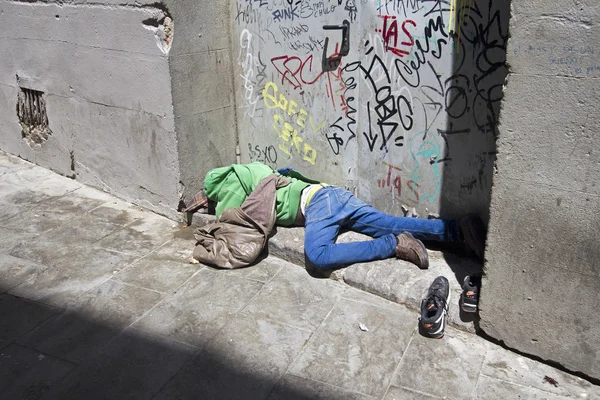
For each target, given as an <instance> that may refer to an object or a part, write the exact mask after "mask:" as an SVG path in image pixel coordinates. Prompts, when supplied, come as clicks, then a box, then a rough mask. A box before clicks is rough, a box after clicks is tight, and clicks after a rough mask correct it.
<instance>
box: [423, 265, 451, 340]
mask: <svg viewBox="0 0 600 400" xmlns="http://www.w3.org/2000/svg"><path fill="white" fill-rule="evenodd" d="M449 295H450V285H449V283H448V279H446V278H445V277H443V276H438V277H437V278H435V279H434V281H433V283H432V284H431V286H430V287H429V291H428V292H427V297H426V298H424V299H423V300H422V301H421V318H419V324H421V326H422V327H423V329H424V330H425V331H426V332H427V334H428V335H429V337H431V338H434V339H441V338H442V337H443V336H444V328H445V327H446V313H447V311H448V306H447V304H448V296H449Z"/></svg>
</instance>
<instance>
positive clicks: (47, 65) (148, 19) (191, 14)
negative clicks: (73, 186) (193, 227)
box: [0, 0, 236, 219]
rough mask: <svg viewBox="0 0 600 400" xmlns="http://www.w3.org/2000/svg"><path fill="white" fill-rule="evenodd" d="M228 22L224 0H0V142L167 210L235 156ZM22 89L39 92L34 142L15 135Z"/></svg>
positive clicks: (47, 164)
mask: <svg viewBox="0 0 600 400" xmlns="http://www.w3.org/2000/svg"><path fill="white" fill-rule="evenodd" d="M165 16H167V17H168V19H169V20H170V22H171V24H168V23H167V22H165V21H167V20H166V19H164V18H165ZM228 21H229V5H228V3H227V2H210V3H207V2H198V1H191V0H189V1H187V0H178V1H175V0H172V1H170V0H167V1H165V2H153V1H150V0H142V1H130V0H124V1H117V0H75V1H68V2H62V1H61V2H59V1H48V2H41V1H40V2H36V1H34V2H12V1H3V2H0V22H2V24H3V29H2V32H1V33H0V53H1V54H3V57H2V62H1V63H0V149H2V150H5V151H8V152H10V153H13V154H16V155H19V156H21V157H23V158H25V159H27V160H30V161H32V162H35V163H37V164H39V165H42V166H44V167H47V168H50V169H52V170H55V171H57V172H59V173H61V174H63V175H67V176H73V177H74V178H75V179H77V180H81V181H82V182H84V183H87V184H90V185H92V186H96V187H98V188H100V189H103V190H105V191H108V192H110V193H113V194H115V195H117V196H119V197H121V198H124V199H126V200H128V201H132V202H134V203H136V204H139V205H141V206H144V207H146V208H149V209H151V210H153V211H156V212H158V213H161V214H164V215H167V216H169V217H171V218H173V219H176V218H178V214H177V209H178V207H179V206H180V200H181V199H183V201H186V200H187V199H189V198H190V197H191V196H192V195H193V194H194V193H195V192H196V191H197V190H199V189H200V188H201V187H202V183H203V179H204V175H205V174H206V172H207V171H208V170H209V169H211V168H214V167H216V166H221V165H225V164H229V163H233V162H235V150H236V132H235V128H236V125H235V108H234V106H233V95H232V80H233V78H232V71H231V57H230V55H231V53H230V45H229V44H230V34H229V23H228ZM166 26H168V27H169V29H170V32H168V33H165V32H166V30H165V27H166ZM21 88H26V89H33V90H36V91H41V92H43V93H44V94H43V97H44V99H45V102H46V106H47V113H48V122H49V128H50V130H51V132H52V134H51V135H50V136H49V138H48V140H47V141H45V142H43V143H41V144H35V143H31V142H28V141H27V140H24V139H23V138H22V135H21V126H20V125H19V120H18V117H17V113H16V108H17V98H18V95H19V92H20V91H21V90H22V89H21Z"/></svg>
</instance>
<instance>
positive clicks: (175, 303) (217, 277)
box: [134, 268, 263, 347]
mask: <svg viewBox="0 0 600 400" xmlns="http://www.w3.org/2000/svg"><path fill="white" fill-rule="evenodd" d="M262 287H263V284H262V283H260V282H256V281H251V280H248V279H243V278H238V277H235V276H232V275H230V274H224V273H222V271H219V270H215V269H212V268H203V269H201V270H200V271H198V273H196V274H195V275H194V276H192V277H191V278H190V280H188V281H187V282H186V283H184V284H183V285H182V286H181V287H180V288H179V289H177V291H176V292H175V293H173V294H170V295H168V296H167V297H165V299H164V300H163V301H162V302H161V303H159V304H158V305H157V306H156V307H155V308H153V309H152V310H150V311H149V312H148V314H147V315H146V316H144V317H143V318H142V319H141V320H139V321H138V322H136V323H135V324H134V327H135V328H138V329H142V330H145V331H148V332H151V333H154V334H158V335H162V336H165V337H169V338H172V339H175V340H179V341H181V342H184V343H188V344H191V345H194V346H198V347H202V346H203V345H205V344H206V342H207V341H208V340H210V339H211V338H212V337H213V336H215V335H216V334H217V332H218V331H219V330H220V329H221V328H222V327H223V326H225V324H226V323H227V322H229V321H230V320H231V318H233V316H234V315H235V314H236V313H237V312H238V311H239V310H241V309H242V308H243V307H245V306H246V304H247V303H248V302H249V301H250V299H252V298H253V297H254V296H255V295H256V294H257V293H258V292H259V291H260V289H261V288H262Z"/></svg>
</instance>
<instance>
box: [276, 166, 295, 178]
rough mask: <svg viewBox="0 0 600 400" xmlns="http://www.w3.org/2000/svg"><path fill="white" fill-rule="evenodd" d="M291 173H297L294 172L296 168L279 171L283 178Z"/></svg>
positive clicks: (280, 169)
mask: <svg viewBox="0 0 600 400" xmlns="http://www.w3.org/2000/svg"><path fill="white" fill-rule="evenodd" d="M290 171H295V170H294V168H290V167H285V168H279V169H278V170H277V172H279V173H280V174H281V175H283V176H288V175H289V174H290Z"/></svg>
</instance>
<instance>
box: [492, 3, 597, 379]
mask: <svg viewBox="0 0 600 400" xmlns="http://www.w3.org/2000/svg"><path fill="white" fill-rule="evenodd" d="M512 8H513V9H512V17H511V26H510V32H511V40H510V41H509V46H508V59H507V60H508V63H509V65H510V74H509V76H508V80H507V85H506V88H505V92H504V100H503V103H502V112H501V125H500V136H499V140H498V152H499V153H498V160H497V165H496V167H497V169H496V172H495V174H494V186H493V190H492V205H491V220H490V227H489V237H488V244H487V252H486V258H487V263H486V278H485V280H484V282H483V290H482V298H481V327H482V328H483V329H484V330H485V332H487V333H488V334H490V335H491V336H493V337H495V338H497V339H500V340H503V341H504V342H505V343H506V344H507V345H508V346H510V347H513V348H516V349H518V350H521V351H523V352H526V353H529V354H533V355H536V356H539V357H541V358H542V359H546V360H551V361H555V362H558V363H560V364H562V365H563V366H565V367H566V368H568V369H570V370H573V371H581V372H583V373H585V374H587V375H589V376H592V377H595V378H600V331H599V330H598V326H600V314H598V309H600V296H599V295H598V292H599V290H600V241H599V232H600V136H598V132H599V131H600V122H599V121H600V115H599V114H600V109H599V108H598V105H599V104H600V79H599V78H600V46H599V45H598V43H600V4H599V3H598V2H597V1H596V0H588V1H568V2H548V1H542V0H523V1H519V2H514V3H513V5H512Z"/></svg>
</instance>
